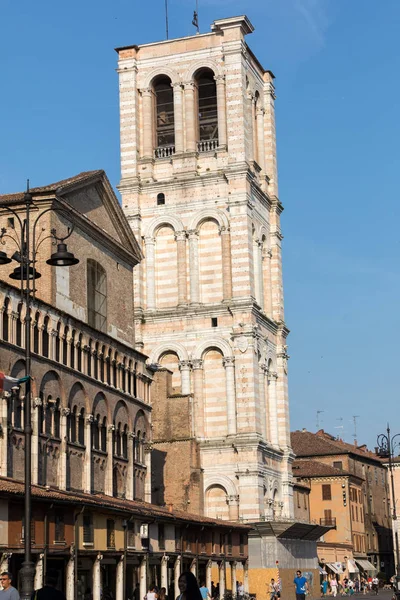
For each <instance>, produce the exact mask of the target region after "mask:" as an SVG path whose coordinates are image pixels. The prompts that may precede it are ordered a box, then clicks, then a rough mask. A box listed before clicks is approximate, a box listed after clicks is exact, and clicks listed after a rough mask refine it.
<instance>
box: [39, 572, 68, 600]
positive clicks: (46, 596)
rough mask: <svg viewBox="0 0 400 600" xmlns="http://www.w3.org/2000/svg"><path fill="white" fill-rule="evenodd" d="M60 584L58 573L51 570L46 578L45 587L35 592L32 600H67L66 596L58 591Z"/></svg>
mask: <svg viewBox="0 0 400 600" xmlns="http://www.w3.org/2000/svg"><path fill="white" fill-rule="evenodd" d="M57 583H58V571H57V570H56V569H49V570H48V571H47V572H46V575H45V577H44V586H43V587H42V588H40V589H39V590H35V591H34V592H33V594H32V596H31V600H66V598H65V594H63V592H61V590H57V589H56V585H57Z"/></svg>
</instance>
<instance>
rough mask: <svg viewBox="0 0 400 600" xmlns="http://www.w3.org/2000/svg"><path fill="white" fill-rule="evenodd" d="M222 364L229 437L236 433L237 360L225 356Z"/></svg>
mask: <svg viewBox="0 0 400 600" xmlns="http://www.w3.org/2000/svg"><path fill="white" fill-rule="evenodd" d="M222 364H223V365H224V367H225V381H226V404H227V420H228V435H234V434H235V433H236V393H235V359H234V358H233V356H225V357H224V359H223V361H222Z"/></svg>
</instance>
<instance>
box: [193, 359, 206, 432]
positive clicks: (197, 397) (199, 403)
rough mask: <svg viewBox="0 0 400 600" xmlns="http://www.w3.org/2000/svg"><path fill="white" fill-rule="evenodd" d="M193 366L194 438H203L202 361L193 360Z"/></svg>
mask: <svg viewBox="0 0 400 600" xmlns="http://www.w3.org/2000/svg"><path fill="white" fill-rule="evenodd" d="M192 366H193V387H194V422H195V429H196V437H200V438H203V437H205V423H204V399H203V361H202V360H200V359H195V360H193V361H192Z"/></svg>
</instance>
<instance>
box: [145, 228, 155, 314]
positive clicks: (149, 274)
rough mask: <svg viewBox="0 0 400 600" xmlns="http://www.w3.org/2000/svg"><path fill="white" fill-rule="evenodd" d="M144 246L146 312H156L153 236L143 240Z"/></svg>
mask: <svg viewBox="0 0 400 600" xmlns="http://www.w3.org/2000/svg"><path fill="white" fill-rule="evenodd" d="M144 243H145V245H146V250H145V256H146V281H147V310H156V279H155V244H156V240H155V238H154V237H153V236H147V237H145V239H144Z"/></svg>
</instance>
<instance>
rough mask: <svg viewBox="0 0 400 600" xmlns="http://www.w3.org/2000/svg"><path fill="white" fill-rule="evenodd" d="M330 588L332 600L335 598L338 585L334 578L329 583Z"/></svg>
mask: <svg viewBox="0 0 400 600" xmlns="http://www.w3.org/2000/svg"><path fill="white" fill-rule="evenodd" d="M330 586H331V592H332V596H333V597H334V598H336V595H337V589H338V584H337V580H336V577H332V579H331V581H330Z"/></svg>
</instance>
